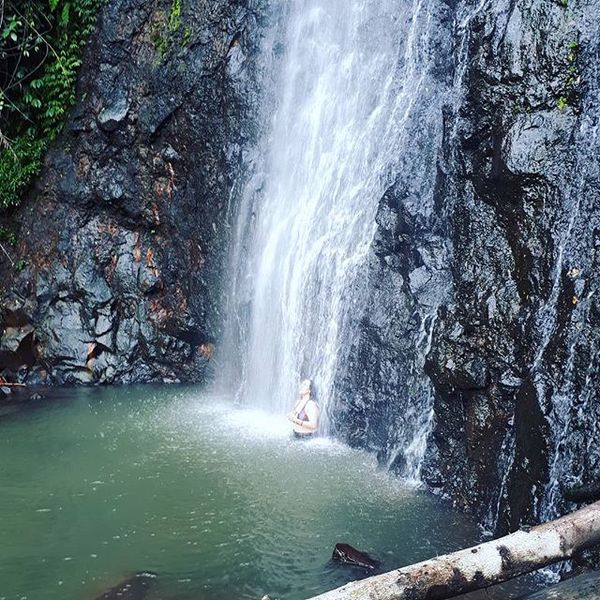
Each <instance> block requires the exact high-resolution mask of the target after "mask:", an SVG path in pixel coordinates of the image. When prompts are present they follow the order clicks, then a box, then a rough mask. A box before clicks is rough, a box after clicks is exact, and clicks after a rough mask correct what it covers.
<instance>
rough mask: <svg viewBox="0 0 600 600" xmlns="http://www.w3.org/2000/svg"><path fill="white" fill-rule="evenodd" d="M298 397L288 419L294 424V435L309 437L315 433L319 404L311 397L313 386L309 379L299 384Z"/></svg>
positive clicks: (317, 423) (317, 425)
mask: <svg viewBox="0 0 600 600" xmlns="http://www.w3.org/2000/svg"><path fill="white" fill-rule="evenodd" d="M298 391H299V393H300V399H299V400H298V402H296V406H294V410H292V411H291V412H290V413H289V414H288V416H287V417H288V419H289V420H290V421H291V422H292V423H293V424H294V425H293V428H294V437H297V438H309V437H312V436H314V435H315V433H316V431H317V428H318V427H319V405H318V404H317V403H316V401H315V400H314V398H313V395H314V392H313V386H312V382H311V380H310V379H305V380H304V381H303V382H302V383H301V384H300V389H299V390H298Z"/></svg>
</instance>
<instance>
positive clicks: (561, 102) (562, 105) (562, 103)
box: [556, 96, 569, 111]
mask: <svg viewBox="0 0 600 600" xmlns="http://www.w3.org/2000/svg"><path fill="white" fill-rule="evenodd" d="M567 106H569V100H568V99H567V97H566V96H560V97H559V98H558V100H557V101H556V108H558V110H560V111H563V110H565V109H566V108H567Z"/></svg>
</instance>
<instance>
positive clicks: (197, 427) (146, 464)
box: [0, 386, 478, 600]
mask: <svg viewBox="0 0 600 600" xmlns="http://www.w3.org/2000/svg"><path fill="white" fill-rule="evenodd" d="M47 396H48V397H47V398H46V399H44V400H43V401H39V402H38V403H37V404H36V405H35V406H33V405H32V403H30V404H29V405H28V406H27V407H25V408H24V409H22V410H19V411H17V412H14V413H10V412H9V411H7V410H5V411H4V414H2V413H1V411H0V452H1V459H0V515H1V516H0V540H1V543H0V599H4V600H9V599H10V600H13V599H27V600H55V599H56V600H58V599H60V600H71V599H73V600H75V599H77V600H83V599H93V598H95V597H96V596H97V595H99V594H101V593H102V592H103V591H104V590H105V589H107V588H110V587H111V586H113V585H114V584H115V583H116V582H118V581H119V580H120V579H122V578H123V577H124V576H125V575H127V574H129V573H132V572H135V571H142V570H146V571H153V572H155V573H157V574H158V576H159V578H158V581H157V584H156V586H155V587H154V588H152V591H151V593H150V594H149V595H148V598H161V599H165V600H170V599H180V600H184V599H190V600H191V599H196V598H202V599H204V600H212V599H225V598H248V599H254V600H258V599H260V598H261V597H262V595H263V594H264V593H269V594H270V595H271V597H272V598H282V599H286V600H295V599H300V598H306V597H308V596H311V595H314V594H316V593H318V592H321V591H325V590H326V589H330V588H333V587H336V586H338V585H342V584H343V583H345V582H346V581H349V580H350V579H355V578H356V577H357V575H358V574H357V573H356V572H355V571H352V570H349V569H348V568H344V567H340V566H337V565H333V564H331V563H330V561H329V559H330V556H331V551H332V549H333V546H334V545H335V543H336V542H348V543H351V544H352V545H354V546H356V547H357V548H360V549H361V550H365V551H369V552H370V553H372V554H373V555H374V556H376V557H378V558H380V559H381V560H382V561H383V563H384V565H383V566H384V568H387V569H391V568H393V567H396V566H400V565H402V564H408V563H411V562H415V561H418V560H421V559H425V558H429V557H431V556H433V555H435V554H438V553H443V552H446V551H448V550H452V549H457V548H459V547H462V546H465V545H467V544H471V543H473V542H474V541H475V540H476V539H477V538H478V532H477V529H476V527H475V526H474V525H473V524H472V523H471V522H470V521H469V520H468V519H466V518H465V517H464V516H462V515H458V514H456V513H454V512H452V511H451V510H449V509H448V507H446V506H445V505H443V504H441V503H440V502H439V501H437V500H436V499H435V498H432V497H430V496H429V495H427V494H425V493H422V492H419V491H417V490H415V489H414V488H413V487H410V486H407V485H406V484H403V483H402V482H401V481H399V480H398V479H396V478H394V477H392V476H390V475H388V474H387V473H386V472H383V471H381V470H380V469H378V468H377V465H376V462H375V459H374V458H373V457H372V456H371V455H369V454H366V453H364V452H361V451H356V450H351V449H349V448H347V447H346V446H344V445H342V444H339V443H337V442H333V441H331V440H325V439H321V440H313V441H310V442H305V441H294V440H292V439H291V438H290V436H289V428H288V423H287V421H285V419H283V418H281V417H277V418H273V417H271V416H269V415H267V414H265V413H260V412H257V411H252V410H244V409H239V408H233V407H232V406H231V405H228V404H227V403H226V402H224V401H223V400H222V399H219V398H216V397H214V396H210V395H207V394H206V393H205V392H203V391H201V390H198V389H197V388H189V387H187V388H186V387H176V386H160V387H151V386H139V387H138V386H136V387H112V388H73V389H71V388H62V389H56V390H51V391H50V392H48V394H47Z"/></svg>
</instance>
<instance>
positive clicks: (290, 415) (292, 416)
mask: <svg viewBox="0 0 600 600" xmlns="http://www.w3.org/2000/svg"><path fill="white" fill-rule="evenodd" d="M287 418H288V421H292V422H293V421H295V420H296V413H295V412H294V411H293V410H291V411H290V412H289V413H288V414H287Z"/></svg>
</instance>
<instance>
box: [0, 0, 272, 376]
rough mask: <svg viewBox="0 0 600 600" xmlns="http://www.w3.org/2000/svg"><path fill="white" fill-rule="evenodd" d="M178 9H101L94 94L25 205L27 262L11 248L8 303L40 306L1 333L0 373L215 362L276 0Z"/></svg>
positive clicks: (159, 369)
mask: <svg viewBox="0 0 600 600" xmlns="http://www.w3.org/2000/svg"><path fill="white" fill-rule="evenodd" d="M171 9H172V2H171V0H160V1H158V2H148V1H147V0H111V1H109V2H107V3H105V5H104V6H103V8H102V9H101V13H100V15H99V19H98V23H97V27H96V31H95V33H94V34H92V38H91V40H90V43H89V46H88V49H87V51H86V54H85V57H84V64H83V66H82V69H81V73H80V79H79V83H78V98H79V99H80V100H79V102H78V104H77V106H76V107H75V108H74V110H73V112H72V115H71V118H70V120H69V123H68V127H67V128H66V130H65V132H64V134H63V135H62V136H61V137H60V139H59V140H58V143H57V144H56V146H55V147H54V148H53V150H52V151H51V152H50V153H49V155H48V156H47V159H46V164H45V167H44V171H43V173H42V174H41V176H40V178H39V180H38V181H37V183H36V185H35V187H34V189H33V190H32V191H31V194H30V197H29V198H27V199H26V200H25V201H24V203H23V205H22V206H21V208H20V209H19V211H18V213H17V214H16V215H15V220H16V224H17V227H18V230H19V231H18V234H19V240H20V244H19V247H18V249H17V250H18V255H19V256H20V257H24V258H25V259H26V260H27V264H28V266H27V268H26V269H24V270H23V271H22V272H21V273H16V272H15V270H14V269H13V268H12V267H11V265H10V264H8V263H6V262H0V270H1V271H2V278H3V281H4V285H3V286H2V288H3V289H2V301H3V306H7V307H8V308H10V310H11V311H12V313H14V312H15V311H17V310H19V311H22V312H23V313H24V314H26V316H27V324H26V325H25V328H23V327H21V326H20V328H19V329H18V330H17V329H14V327H9V328H7V329H6V330H5V332H4V335H3V336H2V338H1V339H0V372H2V371H3V370H4V371H6V369H9V370H11V373H13V374H16V373H17V372H18V373H20V375H19V378H20V379H22V380H26V381H27V382H28V383H36V382H37V383H40V382H42V381H43V382H48V380H49V381H50V382H54V383H65V382H70V383H91V382H102V383H110V382H132V381H162V380H165V379H167V380H179V381H201V380H203V379H205V378H206V376H207V374H208V370H207V367H208V357H209V356H210V355H211V353H212V345H213V344H214V342H215V340H216V339H217V337H218V335H219V327H220V313H219V307H220V305H221V303H222V298H221V293H222V292H221V287H220V282H221V277H220V274H221V271H222V265H223V260H224V257H225V256H226V253H227V246H228V237H229V232H230V230H231V227H230V226H231V223H230V220H231V218H232V215H233V211H234V209H235V197H234V196H233V195H232V189H233V188H234V187H235V185H236V183H239V182H240V181H241V178H242V177H243V171H242V163H241V161H240V156H241V153H242V152H243V151H244V149H245V148H246V147H247V146H248V145H249V144H250V143H251V142H252V139H253V135H254V130H255V125H254V110H255V108H256V107H255V106H254V105H253V99H254V97H255V94H256V92H255V87H256V77H257V64H256V61H255V57H256V50H257V48H258V45H259V44H260V42H261V35H262V30H263V29H262V23H261V22H259V20H258V15H259V14H260V13H261V2H258V3H257V2H256V1H254V0H252V2H248V1H246V0H236V1H235V2H227V3H223V2H216V1H215V2H203V1H202V2H201V1H199V0H198V1H194V0H192V2H188V3H185V4H182V7H181V15H180V19H179V20H180V23H179V24H178V25H177V26H170V25H169V24H168V23H169V14H170V11H171ZM263 12H264V11H263ZM234 40H235V44H234V45H232V44H233V41H234ZM0 260H4V258H3V259H0ZM9 303H10V305H9ZM23 339H27V340H29V342H30V343H29V346H32V348H28V352H25V349H24V348H21V350H19V347H20V345H22V341H23ZM33 355H35V356H33ZM23 365H24V366H25V369H24V370H23V369H22V370H21V371H19V369H21V367H22V366H23Z"/></svg>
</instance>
